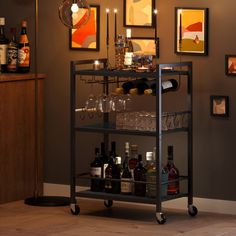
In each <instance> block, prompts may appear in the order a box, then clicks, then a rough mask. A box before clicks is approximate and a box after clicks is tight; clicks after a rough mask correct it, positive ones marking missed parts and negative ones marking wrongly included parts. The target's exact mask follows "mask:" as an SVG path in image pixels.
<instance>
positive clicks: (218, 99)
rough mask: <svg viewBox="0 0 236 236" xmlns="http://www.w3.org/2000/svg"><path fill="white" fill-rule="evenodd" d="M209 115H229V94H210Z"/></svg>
mask: <svg viewBox="0 0 236 236" xmlns="http://www.w3.org/2000/svg"><path fill="white" fill-rule="evenodd" d="M210 102H211V106H210V107H211V115H212V116H219V117H229V96H219V95H217V96H215V95H212V96H210Z"/></svg>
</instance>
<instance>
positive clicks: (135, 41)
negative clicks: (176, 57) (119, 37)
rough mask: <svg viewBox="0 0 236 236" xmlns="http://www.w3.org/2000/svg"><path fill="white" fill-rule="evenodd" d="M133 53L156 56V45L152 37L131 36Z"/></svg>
mask: <svg viewBox="0 0 236 236" xmlns="http://www.w3.org/2000/svg"><path fill="white" fill-rule="evenodd" d="M130 40H131V42H132V45H133V50H134V54H139V55H151V56H156V45H155V39H154V38H148V37H146V38H145V37H132V38H131V39H130ZM157 57H159V38H158V39H157Z"/></svg>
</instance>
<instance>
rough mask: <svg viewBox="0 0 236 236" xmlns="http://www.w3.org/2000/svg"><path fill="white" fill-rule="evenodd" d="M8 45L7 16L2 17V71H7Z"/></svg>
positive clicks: (0, 56)
mask: <svg viewBox="0 0 236 236" xmlns="http://www.w3.org/2000/svg"><path fill="white" fill-rule="evenodd" d="M7 46H8V39H7V38H6V36H5V18H4V17H0V65H1V67H0V72H2V73H5V72H7Z"/></svg>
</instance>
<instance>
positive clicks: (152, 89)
mask: <svg viewBox="0 0 236 236" xmlns="http://www.w3.org/2000/svg"><path fill="white" fill-rule="evenodd" d="M178 88H179V83H178V81H177V80H175V79H169V80H165V81H162V83H161V91H162V93H167V92H170V91H176V90H177V89H178ZM139 89H140V91H143V93H144V94H147V95H149V94H151V95H156V93H157V92H156V81H155V80H150V81H147V82H146V84H141V85H139Z"/></svg>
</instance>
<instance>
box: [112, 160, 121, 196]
mask: <svg viewBox="0 0 236 236" xmlns="http://www.w3.org/2000/svg"><path fill="white" fill-rule="evenodd" d="M120 172H121V157H115V162H114V164H113V167H112V179H116V180H120V177H121V176H120ZM112 193H115V194H118V193H120V181H112Z"/></svg>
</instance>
